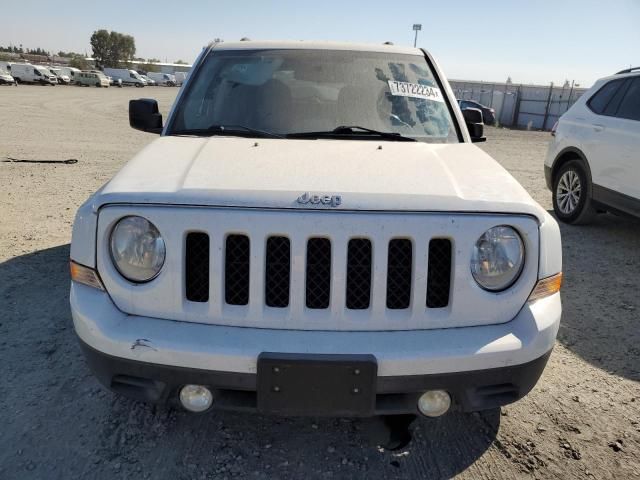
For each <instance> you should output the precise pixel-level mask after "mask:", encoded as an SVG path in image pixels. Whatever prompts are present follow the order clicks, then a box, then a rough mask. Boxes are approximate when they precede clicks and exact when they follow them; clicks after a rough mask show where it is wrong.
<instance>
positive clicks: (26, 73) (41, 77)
mask: <svg viewBox="0 0 640 480" xmlns="http://www.w3.org/2000/svg"><path fill="white" fill-rule="evenodd" d="M11 76H12V77H13V78H14V79H15V80H16V82H17V83H39V84H41V85H57V84H58V79H57V78H56V76H55V75H54V74H52V73H51V72H50V71H49V70H47V69H46V68H45V67H41V66H39V65H31V64H30V63H13V64H11Z"/></svg>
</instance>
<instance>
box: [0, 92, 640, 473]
mask: <svg viewBox="0 0 640 480" xmlns="http://www.w3.org/2000/svg"><path fill="white" fill-rule="evenodd" d="M176 92H177V90H176V89H172V88H161V87H156V88H146V89H145V90H144V91H140V90H136V89H133V88H128V89H127V88H125V89H115V88H110V89H101V90H99V89H96V88H79V87H63V86H59V87H55V88H52V87H37V86H20V87H18V88H14V87H0V162H2V160H4V157H5V156H8V157H13V158H23V159H40V160H59V159H69V158H74V159H77V160H78V163H76V164H73V165H55V164H28V163H0V186H1V188H0V311H1V312H2V316H1V317H0V372H1V379H2V380H1V384H0V425H2V434H1V435H0V478H3V479H13V478H16V479H25V478H47V479H55V478H65V479H66V478H87V477H89V478H130V477H133V476H136V477H140V478H178V479H182V478H198V479H199V478H203V479H208V478H235V477H238V478H242V477H247V478H301V477H305V478H309V479H311V478H363V477H366V478H449V477H453V476H456V475H460V477H461V478H505V479H506V478H514V477H519V476H523V477H531V478H545V479H546V478H562V479H563V480H567V479H577V478H638V477H640V385H639V383H638V382H639V381H640V347H638V345H640V328H639V323H638V313H639V312H640V296H639V295H638V284H639V282H638V265H639V259H640V253H639V252H640V236H639V235H638V233H639V228H638V227H639V226H640V223H638V222H637V221H633V220H629V219H623V218H618V217H615V216H612V215H601V216H600V217H599V218H598V220H597V222H596V223H595V224H594V225H591V226H588V227H567V226H563V227H562V233H563V242H564V246H563V248H564V262H565V267H564V271H565V278H566V283H565V286H564V289H563V302H564V315H563V320H562V326H561V329H560V334H559V337H558V342H557V346H556V348H555V350H554V352H553V354H552V356H551V360H550V362H549V365H548V366H547V369H546V371H545V373H544V374H543V377H542V379H541V381H540V382H539V383H538V385H537V387H536V388H535V389H534V391H533V392H532V393H531V394H530V395H529V396H527V397H526V398H525V399H523V400H521V401H520V402H518V403H516V404H514V405H509V406H507V407H505V408H502V409H501V410H492V411H488V412H483V413H481V414H472V415H462V414H456V415H454V414H452V415H449V416H445V417H444V418H440V419H437V420H424V419H420V420H418V421H416V422H415V424H414V427H413V433H414V438H413V441H412V442H411V443H410V444H409V445H408V446H407V447H406V448H405V449H403V450H401V451H397V452H389V451H385V450H383V449H380V448H377V447H376V446H375V442H372V440H371V438H370V436H371V435H370V433H368V432H370V431H371V430H372V429H375V424H373V422H365V421H361V420H344V419H330V420H327V419H313V418H312V419H283V418H274V417H265V416H258V415H244V414H231V413H220V412H212V413H210V414H207V415H200V416H197V415H188V414H185V413H183V412H179V411H173V410H169V409H165V408H155V407H153V406H148V405H144V404H140V403H136V402H133V401H130V400H127V399H124V398H120V397H117V396H115V395H113V394H111V393H109V392H106V391H104V390H103V389H102V388H101V387H100V386H99V385H98V383H97V382H96V381H95V380H94V378H93V377H92V376H91V375H90V373H89V371H88V369H87V367H86V365H85V363H84V360H83V357H82V355H81V353H80V349H79V347H78V344H77V342H76V339H75V334H74V332H73V327H72V321H71V315H70V312H69V307H68V284H69V278H68V273H67V270H68V267H67V260H68V256H69V240H70V238H71V225H72V221H73V216H74V213H75V210H76V209H77V207H78V206H79V205H80V204H81V203H82V201H83V200H84V199H85V198H86V197H87V196H88V195H89V194H90V193H91V192H93V191H94V190H96V189H97V188H98V187H99V186H101V185H102V184H103V183H104V182H106V181H107V180H108V179H109V178H110V177H111V176H112V175H113V174H114V173H115V172H116V171H117V170H118V169H119V168H120V167H121V166H122V165H123V163H124V162H125V161H127V160H128V159H129V158H130V156H131V155H132V154H133V153H135V152H136V151H137V150H139V149H140V147H142V146H143V145H145V144H146V143H147V142H149V141H150V140H151V139H152V138H153V136H151V135H148V134H143V133H139V132H136V131H134V130H132V129H130V128H129V127H128V121H127V110H126V109H127V102H128V100H129V99H130V98H135V97H138V96H153V97H156V98H157V99H158V100H159V101H160V104H161V108H162V110H163V111H164V112H165V113H166V111H167V109H168V107H169V105H170V103H171V102H172V101H173V98H174V96H175V94H176ZM487 136H488V138H489V141H488V142H487V143H486V144H484V145H482V148H483V149H485V150H487V151H488V152H489V153H491V154H492V155H494V157H495V158H496V159H497V160H498V161H499V162H500V163H502V164H503V165H504V166H505V167H506V168H507V169H509V171H511V172H512V174H513V175H514V176H515V177H516V178H517V179H518V180H519V181H520V182H522V184H523V185H524V186H525V187H526V188H527V189H528V190H529V192H530V193H531V194H532V196H533V197H534V198H535V199H536V200H537V201H538V202H540V203H541V204H542V205H543V206H544V207H545V208H548V209H551V202H550V196H549V192H548V191H547V190H546V188H545V184H544V178H543V173H542V161H543V158H544V153H545V150H546V145H547V142H548V140H549V134H548V133H538V132H514V131H508V130H498V129H489V130H488V132H487Z"/></svg>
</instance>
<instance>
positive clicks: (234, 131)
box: [171, 125, 285, 138]
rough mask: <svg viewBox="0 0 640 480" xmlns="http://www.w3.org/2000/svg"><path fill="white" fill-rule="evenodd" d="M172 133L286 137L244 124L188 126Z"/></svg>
mask: <svg viewBox="0 0 640 480" xmlns="http://www.w3.org/2000/svg"><path fill="white" fill-rule="evenodd" d="M171 135H197V136H203V137H205V136H213V135H235V136H240V137H247V136H258V137H270V138H285V137H284V136H283V135H278V134H277V133H271V132H267V131H265V130H258V129H257V128H251V127H246V126H244V125H211V126H210V127H207V128H187V129H184V130H176V131H174V132H171Z"/></svg>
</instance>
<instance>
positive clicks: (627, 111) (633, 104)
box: [616, 77, 640, 120]
mask: <svg viewBox="0 0 640 480" xmlns="http://www.w3.org/2000/svg"><path fill="white" fill-rule="evenodd" d="M616 117H620V118H628V119H629V120H640V77H636V78H634V79H633V81H632V82H631V85H630V86H629V88H628V89H627V92H626V93H625V95H624V98H623V99H622V102H620V107H619V108H618V113H617V115H616Z"/></svg>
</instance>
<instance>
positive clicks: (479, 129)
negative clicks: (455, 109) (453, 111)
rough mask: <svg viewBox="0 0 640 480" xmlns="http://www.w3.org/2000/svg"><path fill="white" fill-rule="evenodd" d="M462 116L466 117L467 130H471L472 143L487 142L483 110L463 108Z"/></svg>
mask: <svg viewBox="0 0 640 480" xmlns="http://www.w3.org/2000/svg"><path fill="white" fill-rule="evenodd" d="M462 116H463V117H464V122H465V124H466V125H467V130H469V136H470V137H471V141H472V142H474V143H476V142H486V141H487V137H485V136H484V123H483V120H482V110H480V109H478V108H463V109H462Z"/></svg>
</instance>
